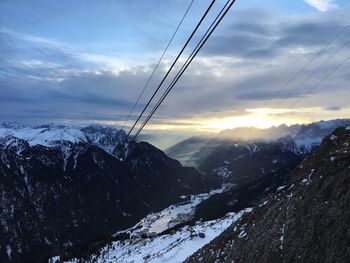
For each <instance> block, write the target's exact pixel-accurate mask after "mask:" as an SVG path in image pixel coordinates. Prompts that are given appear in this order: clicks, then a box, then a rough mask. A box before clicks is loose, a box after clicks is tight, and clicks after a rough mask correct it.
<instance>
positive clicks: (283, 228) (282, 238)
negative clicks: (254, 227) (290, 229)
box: [280, 224, 286, 249]
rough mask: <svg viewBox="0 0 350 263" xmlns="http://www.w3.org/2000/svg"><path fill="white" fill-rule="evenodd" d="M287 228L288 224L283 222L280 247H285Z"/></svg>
mask: <svg viewBox="0 0 350 263" xmlns="http://www.w3.org/2000/svg"><path fill="white" fill-rule="evenodd" d="M285 228H286V224H283V226H282V228H281V236H280V249H283V243H284V232H285Z"/></svg>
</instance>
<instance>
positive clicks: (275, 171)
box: [167, 119, 350, 220]
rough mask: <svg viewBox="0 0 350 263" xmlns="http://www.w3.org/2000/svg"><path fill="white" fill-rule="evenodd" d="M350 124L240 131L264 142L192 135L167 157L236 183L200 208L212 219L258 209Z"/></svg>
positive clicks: (200, 213)
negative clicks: (337, 131)
mask: <svg viewBox="0 0 350 263" xmlns="http://www.w3.org/2000/svg"><path fill="white" fill-rule="evenodd" d="M349 123H350V120H349V119H346V120H333V121H322V122H316V123H311V124H307V125H300V126H292V127H287V126H285V125H282V126H279V127H273V128H271V129H265V130H258V129H255V128H240V129H238V131H239V133H241V132H243V134H244V130H246V131H252V130H253V131H254V133H255V135H254V136H255V137H256V138H259V139H255V140H251V139H249V140H246V139H237V138H236V137H233V138H228V137H227V136H226V135H227V133H226V134H225V137H222V134H219V135H218V136H216V137H214V138H199V137H193V138H190V139H188V140H185V141H183V142H181V143H179V144H177V145H175V146H174V147H172V148H171V149H169V150H168V151H167V153H168V154H169V155H170V156H173V157H174V158H178V159H179V160H182V161H183V163H185V164H192V165H193V166H195V167H196V168H198V169H199V171H201V172H203V173H204V174H206V175H210V176H216V177H219V178H220V179H221V180H222V181H223V182H225V183H231V184H233V187H232V189H231V190H230V191H228V192H225V193H221V194H217V195H215V196H212V197H211V198H209V199H208V200H206V201H204V202H203V203H201V204H200V205H199V207H198V209H197V212H196V216H197V217H198V218H203V219H206V220H211V219H216V218H219V217H220V216H223V215H225V214H226V213H227V212H237V211H240V210H241V209H243V208H246V207H251V206H254V205H256V204H257V203H258V202H260V200H261V199H262V198H264V197H266V196H267V195H269V194H270V193H272V192H275V191H276V190H277V189H278V188H279V187H280V186H281V185H284V184H287V183H288V182H289V181H290V172H291V171H292V170H294V169H295V168H296V167H297V166H298V165H302V161H303V160H304V159H305V158H306V157H307V156H308V155H310V154H311V153H312V152H313V150H314V149H316V148H317V147H318V145H319V143H320V142H321V141H322V138H323V137H325V136H326V135H328V134H329V133H331V132H332V131H333V130H334V129H335V128H336V127H337V126H338V125H347V124H349ZM230 134H231V135H232V133H230ZM237 134H238V133H236V136H237ZM271 134H272V135H271ZM277 134H279V136H282V137H279V136H277ZM270 135H271V137H270ZM249 137H250V138H251V137H252V133H251V134H250V135H249Z"/></svg>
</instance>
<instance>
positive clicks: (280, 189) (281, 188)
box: [277, 185, 287, 192]
mask: <svg viewBox="0 0 350 263" xmlns="http://www.w3.org/2000/svg"><path fill="white" fill-rule="evenodd" d="M286 187H287V186H286V185H282V186H280V187H278V188H277V192H279V191H282V190H283V189H284V188H286Z"/></svg>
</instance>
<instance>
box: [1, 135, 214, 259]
mask: <svg viewBox="0 0 350 263" xmlns="http://www.w3.org/2000/svg"><path fill="white" fill-rule="evenodd" d="M7 139H8V138H7ZM11 140H12V142H11V143H10V144H7V145H6V146H3V147H0V211H1V212H0V262H4V263H5V262H45V261H47V258H48V257H49V256H53V255H56V254H61V253H62V252H63V251H65V250H67V249H69V248H70V247H72V246H74V247H79V246H83V245H84V244H86V243H88V242H91V241H92V240H97V239H99V238H104V237H106V236H107V235H110V234H112V233H114V232H115V231H116V230H119V229H122V228H126V227H129V226H131V225H133V224H134V223H136V222H137V221H138V220H139V219H141V218H142V217H144V216H145V215H146V214H148V213H149V212H152V211H158V210H160V209H163V208H165V207H166V206H168V205H170V204H172V203H174V202H177V201H179V200H180V198H179V197H180V195H183V194H190V193H199V192H202V191H207V190H209V189H210V188H212V187H216V186H218V181H217V180H214V179H210V178H208V177H205V176H203V175H201V174H200V173H198V172H197V171H196V170H195V169H194V168H185V167H182V166H181V164H180V163H179V162H178V161H176V160H173V159H171V158H169V157H167V156H166V155H165V154H164V153H163V152H162V151H160V150H158V149H156V148H155V147H153V146H152V145H150V144H148V143H143V142H142V143H135V142H130V143H129V144H128V145H127V146H126V145H119V146H118V145H117V146H116V147H115V149H114V150H113V152H114V154H110V153H108V152H106V151H105V150H103V149H102V148H100V147H98V146H96V145H93V144H91V143H89V142H83V141H81V142H78V143H72V142H68V141H61V142H57V143H56V146H54V147H46V146H42V145H35V146H29V144H28V142H26V141H25V140H20V139H18V138H17V139H16V138H11ZM117 142H120V140H119V139H115V140H113V138H108V136H105V137H103V138H102V139H101V140H100V143H104V145H108V144H111V143H112V144H115V143H117ZM125 148H127V154H125V151H124V150H125ZM123 149H124V150H123ZM121 153H124V156H122V155H123V154H121ZM120 156H122V157H125V159H123V160H122V161H121V160H120V159H121V158H119V157H120Z"/></svg>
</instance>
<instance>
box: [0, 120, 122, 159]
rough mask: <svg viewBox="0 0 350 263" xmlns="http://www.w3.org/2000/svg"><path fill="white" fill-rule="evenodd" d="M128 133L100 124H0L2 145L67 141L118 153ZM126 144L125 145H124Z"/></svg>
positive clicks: (60, 143)
mask: <svg viewBox="0 0 350 263" xmlns="http://www.w3.org/2000/svg"><path fill="white" fill-rule="evenodd" d="M125 137H126V134H125V132H124V131H123V130H119V129H114V128H111V127H103V126H99V125H93V126H87V127H75V126H63V125H42V126H27V125H21V124H17V123H2V124H0V146H3V147H7V146H12V147H13V146H15V144H16V143H18V142H20V141H21V140H23V141H25V142H27V143H28V144H29V146H36V145H42V146H45V147H56V146H58V145H62V142H65V143H72V144H76V143H80V142H84V143H89V144H92V145H94V146H97V147H100V148H102V149H103V150H105V151H106V152H108V153H109V154H116V147H117V146H118V145H119V144H122V143H123V145H124V139H125ZM124 146H125V145H124ZM122 148H123V147H122Z"/></svg>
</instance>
